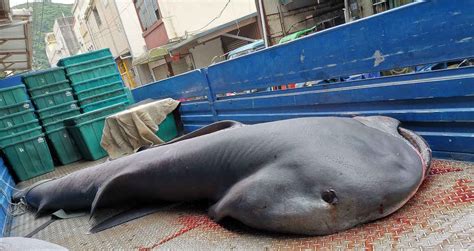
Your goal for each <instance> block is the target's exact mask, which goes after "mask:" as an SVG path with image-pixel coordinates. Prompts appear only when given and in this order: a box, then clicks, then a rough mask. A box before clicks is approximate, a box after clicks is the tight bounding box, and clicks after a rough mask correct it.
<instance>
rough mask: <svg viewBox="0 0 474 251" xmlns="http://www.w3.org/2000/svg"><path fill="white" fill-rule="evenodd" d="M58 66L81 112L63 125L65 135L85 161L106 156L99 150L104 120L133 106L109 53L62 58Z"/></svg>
mask: <svg viewBox="0 0 474 251" xmlns="http://www.w3.org/2000/svg"><path fill="white" fill-rule="evenodd" d="M58 65H60V66H62V67H64V69H65V71H66V73H67V77H68V79H69V81H70V82H71V87H72V89H73V92H74V95H75V96H76V97H77V100H78V103H79V106H80V108H81V110H82V112H84V114H82V115H80V116H76V117H74V118H72V119H70V120H68V121H66V124H67V125H68V130H69V132H70V133H71V135H72V136H73V138H74V139H75V140H76V142H77V144H78V146H79V150H80V151H81V153H82V155H83V156H84V158H85V159H88V160H96V159H99V158H102V157H105V156H107V152H106V151H105V150H104V149H102V147H101V146H100V141H101V138H102V130H103V128H104V122H105V118H106V117H107V116H108V115H111V114H113V113H116V112H119V111H122V110H125V109H126V108H127V105H128V104H132V103H133V100H132V99H131V98H130V95H129V93H130V91H129V90H128V88H127V87H124V84H123V81H122V76H121V75H120V73H119V71H118V68H117V65H116V64H115V60H114V58H113V56H112V53H111V52H110V50H109V49H102V50H97V51H93V52H89V53H84V54H79V55H75V56H72V57H68V58H63V59H61V60H60V61H59V62H58Z"/></svg>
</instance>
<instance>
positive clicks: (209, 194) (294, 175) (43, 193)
mask: <svg viewBox="0 0 474 251" xmlns="http://www.w3.org/2000/svg"><path fill="white" fill-rule="evenodd" d="M430 161H431V150H430V148H429V146H428V144H427V143H426V142H425V141H424V140H423V139H422V138H421V137H420V136H418V135H417V134H415V133H413V132H411V131H409V130H407V129H404V128H402V127H400V122H399V121H397V120H395V119H392V118H389V117H383V116H375V117H355V118H342V117H310V118H297V119H289V120H282V121H276V122H269V123H262V124H255V125H243V124H240V123H238V122H234V121H222V122H217V123H215V124H211V125H209V126H207V127H204V128H202V129H199V130H197V131H195V132H193V133H190V134H187V135H184V136H182V137H180V138H177V139H176V140H173V141H171V142H169V143H166V144H163V145H159V146H156V147H152V148H149V149H146V150H143V151H140V152H137V153H135V154H132V155H129V156H126V157H122V158H119V159H116V160H113V161H109V162H105V163H103V164H100V165H97V166H94V167H90V168H86V169H83V170H80V171H77V172H74V173H71V174H69V175H67V176H65V177H62V178H59V179H54V180H51V181H46V182H42V183H39V184H35V185H32V186H31V187H29V188H27V189H25V190H23V191H21V192H19V193H17V194H16V195H15V196H14V197H15V200H20V199H23V200H24V201H26V203H27V204H28V205H29V206H31V207H32V208H33V209H35V210H36V211H37V212H39V213H41V212H48V211H55V210H58V209H64V210H90V213H91V214H93V213H94V212H95V211H96V210H97V209H99V208H113V207H116V206H119V205H121V204H127V203H132V202H133V203H138V204H140V203H143V204H145V203H146V204H149V203H153V202H163V201H169V202H181V201H195V200H203V199H205V200H209V201H212V202H213V203H214V204H213V205H212V206H211V207H210V209H209V216H210V217H211V218H212V219H213V220H215V221H219V220H221V219H223V218H224V217H232V218H234V219H237V220H239V221H241V222H242V223H244V224H246V225H248V226H251V227H254V228H257V229H262V230H268V231H274V232H281V233H293V234H303V235H327V234H332V233H335V232H338V231H342V230H345V229H348V228H351V227H354V226H356V225H359V224H362V223H366V222H370V221H374V220H377V219H379V218H382V217H385V216H387V215H390V214H392V213H393V212H395V211H396V210H398V209H399V208H401V207H402V206H403V205H404V204H405V203H406V202H407V201H408V200H409V199H410V198H411V197H412V196H413V195H414V194H415V193H416V191H417V189H418V187H419V186H420V185H421V183H422V182H423V180H424V178H425V176H426V175H427V173H428V168H429V165H430Z"/></svg>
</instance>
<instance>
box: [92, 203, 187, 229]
mask: <svg viewBox="0 0 474 251" xmlns="http://www.w3.org/2000/svg"><path fill="white" fill-rule="evenodd" d="M181 204H183V203H182V202H178V203H173V204H166V205H142V206H138V205H136V206H134V207H132V208H128V209H126V210H123V211H121V212H119V213H117V214H115V215H112V216H109V217H107V218H106V219H105V220H102V221H100V222H97V223H95V224H94V225H93V226H92V227H91V229H90V232H91V233H98V232H101V231H104V230H107V229H109V228H112V227H115V226H118V225H121V224H123V223H126V222H129V221H132V220H135V219H139V218H141V217H145V216H147V215H150V214H153V213H156V212H158V211H164V210H169V209H172V208H176V207H178V206H180V205H181Z"/></svg>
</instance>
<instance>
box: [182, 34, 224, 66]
mask: <svg viewBox="0 0 474 251" xmlns="http://www.w3.org/2000/svg"><path fill="white" fill-rule="evenodd" d="M189 52H191V54H192V55H193V59H194V65H195V67H196V68H204V67H206V66H209V65H210V64H211V62H212V59H213V58H214V57H215V56H221V55H223V54H224V50H223V49H222V42H221V39H220V38H216V39H214V40H211V41H208V42H206V43H204V44H200V45H198V46H196V47H194V48H192V49H189Z"/></svg>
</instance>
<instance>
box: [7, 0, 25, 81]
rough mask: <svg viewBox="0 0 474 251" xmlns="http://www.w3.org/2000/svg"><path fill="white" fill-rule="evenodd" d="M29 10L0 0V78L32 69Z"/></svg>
mask: <svg viewBox="0 0 474 251" xmlns="http://www.w3.org/2000/svg"><path fill="white" fill-rule="evenodd" d="M32 51H33V50H32V36H31V10H28V9H11V8H10V3H9V1H8V0H0V78H1V77H5V76H9V75H13V74H15V73H19V72H22V71H27V70H30V69H31V67H32V54H33V53H32Z"/></svg>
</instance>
